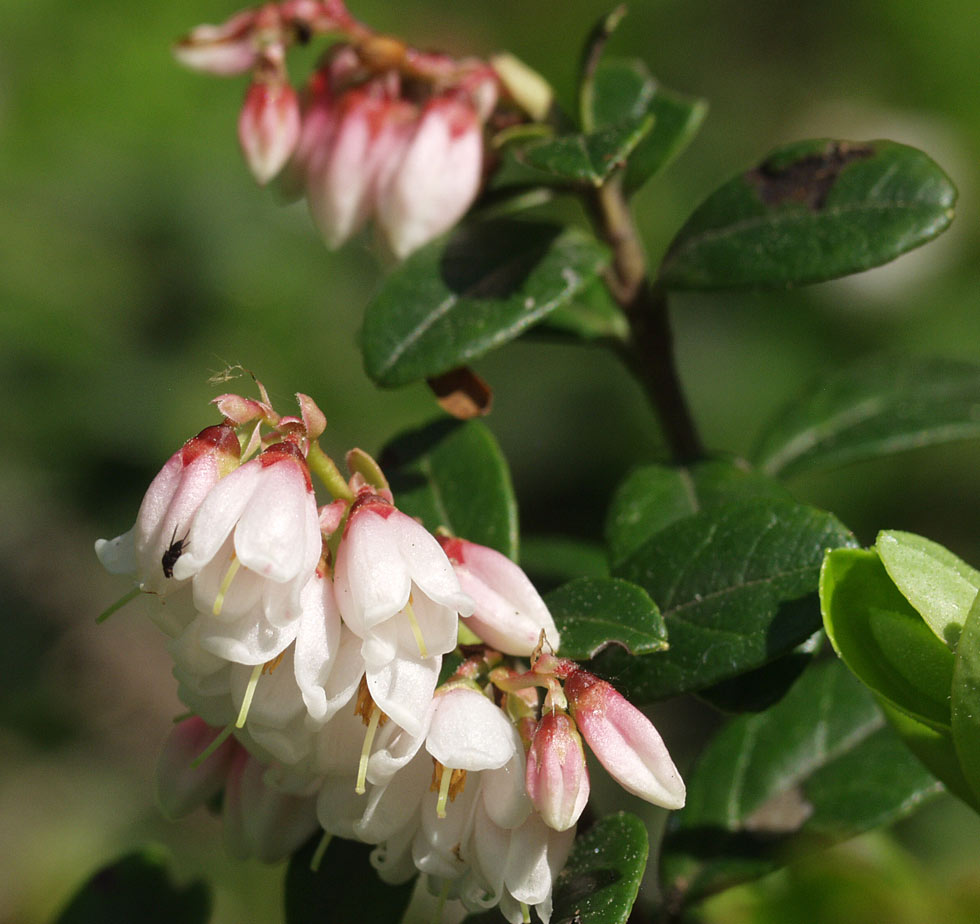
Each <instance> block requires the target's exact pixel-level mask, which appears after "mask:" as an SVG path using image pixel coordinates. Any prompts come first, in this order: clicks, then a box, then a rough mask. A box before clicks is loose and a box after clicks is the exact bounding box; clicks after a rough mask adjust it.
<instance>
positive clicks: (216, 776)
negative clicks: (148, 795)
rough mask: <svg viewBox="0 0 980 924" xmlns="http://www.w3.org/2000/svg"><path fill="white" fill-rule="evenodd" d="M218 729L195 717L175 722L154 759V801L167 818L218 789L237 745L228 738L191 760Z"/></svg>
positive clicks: (218, 790) (206, 797)
mask: <svg viewBox="0 0 980 924" xmlns="http://www.w3.org/2000/svg"><path fill="white" fill-rule="evenodd" d="M220 732H221V729H219V728H211V726H209V725H206V724H205V723H204V722H203V721H202V720H201V719H199V718H198V717H197V716H191V717H190V718H189V719H185V720H184V721H183V722H180V723H179V724H177V725H175V726H174V727H173V730H172V731H171V732H170V734H169V735H168V736H167V740H166V742H165V743H164V745H163V751H162V752H161V753H160V759H159V760H158V761H157V772H156V790H157V801H158V802H159V803H160V807H161V809H162V810H163V814H164V815H166V816H167V817H168V818H180V817H182V816H183V815H186V814H187V813H188V812H190V811H192V810H193V809H195V808H197V807H198V806H199V805H203V804H204V803H205V802H207V801H208V799H210V798H211V797H212V796H214V795H216V794H217V793H219V792H220V791H221V789H222V788H223V787H224V785H225V779H226V778H227V776H228V771H229V769H230V768H231V762H232V759H233V758H234V756H235V752H236V750H237V749H238V744H237V742H236V741H235V740H234V739H233V738H229V739H228V740H227V741H225V742H224V743H223V744H221V745H220V746H219V747H218V748H217V750H215V751H214V753H213V754H211V755H209V756H208V758H207V759H206V760H204V761H202V762H201V764H200V765H199V766H196V767H195V766H194V762H195V761H196V759H197V758H198V757H200V756H201V754H203V753H204V751H205V750H206V749H207V748H208V746H209V745H210V744H211V743H212V742H213V741H214V739H215V738H216V737H217V736H218V735H219V734H220Z"/></svg>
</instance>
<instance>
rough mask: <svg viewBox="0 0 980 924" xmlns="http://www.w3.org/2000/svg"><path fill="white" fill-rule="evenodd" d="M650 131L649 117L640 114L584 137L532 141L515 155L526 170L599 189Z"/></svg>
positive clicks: (651, 122) (583, 135)
mask: <svg viewBox="0 0 980 924" xmlns="http://www.w3.org/2000/svg"><path fill="white" fill-rule="evenodd" d="M652 128H653V116H652V115H648V114H644V115H641V116H640V117H639V118H637V119H627V120H625V121H623V122H620V123H619V124H618V125H611V126H609V127H608V128H602V129H599V130H598V131H595V132H593V133H591V134H588V135H585V134H582V133H576V134H572V135H558V136H556V137H554V138H549V139H547V140H544V141H534V142H531V143H530V144H528V145H527V146H525V147H523V148H521V149H520V150H518V151H517V152H516V154H517V158H518V159H519V160H521V161H523V162H524V163H525V164H527V165H528V166H529V167H534V168H535V169H536V170H542V171H544V172H545V173H547V174H550V175H551V176H552V177H554V178H556V179H559V180H563V181H570V182H573V183H583V184H589V185H591V186H601V185H602V184H603V183H604V182H605V181H606V180H607V179H608V178H609V176H610V175H611V174H612V172H613V171H614V170H616V169H617V168H619V167H622V166H623V165H624V164H625V163H626V159H627V158H628V157H629V156H630V154H631V153H632V151H633V149H634V148H636V146H637V145H638V144H639V143H640V141H641V140H642V139H643V138H644V137H645V136H646V135H648V134H649V132H650V129H652Z"/></svg>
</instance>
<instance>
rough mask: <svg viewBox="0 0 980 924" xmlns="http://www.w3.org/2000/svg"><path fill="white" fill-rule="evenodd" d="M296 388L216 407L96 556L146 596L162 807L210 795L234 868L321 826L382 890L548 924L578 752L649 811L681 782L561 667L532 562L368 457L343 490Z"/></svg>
mask: <svg viewBox="0 0 980 924" xmlns="http://www.w3.org/2000/svg"><path fill="white" fill-rule="evenodd" d="M297 397H298V399H299V404H300V410H301V413H300V415H299V416H296V417H281V416H279V415H278V414H277V413H276V412H275V411H274V409H273V408H272V406H271V404H270V402H269V400H268V397H267V395H266V393H265V391H264V390H262V393H261V400H252V399H248V398H243V397H241V396H238V395H223V396H222V397H220V398H218V399H216V404H217V406H218V408H219V410H220V411H221V412H222V414H223V415H224V421H223V422H222V423H221V424H219V425H217V426H213V427H209V428H207V429H206V430H204V431H202V432H201V433H200V434H199V435H198V436H196V437H194V438H193V439H191V440H188V442H187V443H186V444H185V445H184V446H183V447H182V448H181V449H180V450H179V451H178V452H177V453H175V454H174V455H173V456H172V457H171V459H170V460H169V461H168V462H167V463H166V465H164V467H163V469H162V470H161V471H160V473H159V474H158V475H157V477H156V478H155V479H154V480H153V482H152V484H151V485H150V487H149V489H148V491H147V493H146V496H145V497H144V500H143V503H142V505H141V507H140V510H139V513H138V516H137V519H136V523H135V525H134V526H133V528H132V529H131V530H130V531H129V532H128V533H125V534H124V535H122V536H119V537H117V538H116V539H113V540H110V541H106V540H99V542H97V543H96V552H97V554H98V556H99V558H100V559H101V561H102V563H103V564H104V565H105V566H106V567H107V568H108V569H109V570H110V571H114V572H122V573H129V574H132V575H134V576H135V581H136V585H137V590H138V591H143V592H145V593H150V594H155V595H157V596H158V597H159V599H160V604H161V606H160V613H161V615H160V619H159V624H160V626H161V627H162V628H163V629H164V631H165V632H166V633H167V634H168V635H169V636H170V641H169V650H170V653H171V655H172V656H173V661H174V675H175V677H176V679H177V681H178V691H179V695H180V698H181V699H182V701H183V702H184V703H185V704H186V705H187V706H188V708H189V709H190V710H191V713H192V715H191V717H189V718H186V719H184V720H182V721H181V722H179V723H178V724H177V725H176V726H175V728H174V731H173V733H172V734H171V736H170V739H169V741H168V743H167V745H166V747H165V749H164V753H163V756H162V758H161V761H160V765H159V771H158V792H159V797H160V802H161V804H162V805H163V807H164V809H165V810H166V811H167V812H168V813H169V814H171V815H174V816H176V815H180V814H183V813H184V812H186V811H189V810H190V809H192V808H193V807H195V806H197V805H200V804H202V803H204V802H207V801H209V800H211V799H212V798H213V797H215V796H216V795H217V794H218V793H219V792H222V791H223V793H224V797H223V814H224V830H225V835H226V840H227V843H228V847H229V850H230V852H231V853H233V854H234V855H236V856H242V857H244V856H257V857H259V858H261V859H263V860H267V861H273V860H277V859H280V858H282V857H284V856H287V855H288V854H289V853H291V852H293V851H294V850H296V849H297V848H298V847H299V846H300V845H301V844H302V843H303V842H304V841H305V840H306V839H307V838H308V837H309V836H310V835H311V834H313V833H314V832H315V831H317V830H318V829H322V830H323V831H324V832H326V834H328V835H332V836H338V837H344V838H355V839H358V840H360V841H363V842H366V843H369V844H372V845H374V851H373V853H372V862H373V863H374V865H375V867H376V868H377V870H378V872H379V875H380V876H381V878H382V879H383V880H385V881H387V882H391V883H398V882H404V881H406V880H408V879H409V878H411V877H413V876H415V875H417V874H419V873H421V874H423V875H424V876H426V877H427V879H428V881H429V885H430V887H431V888H433V889H435V890H436V891H437V892H440V893H442V894H444V895H446V896H448V897H452V898H455V899H458V900H460V901H461V902H462V903H463V904H464V905H465V906H466V907H467V908H470V909H478V908H486V907H492V906H496V905H499V906H500V908H501V910H502V911H503V913H504V914H505V916H506V917H507V918H508V919H509V920H510V921H512V922H515V924H517V922H520V921H526V920H529V917H528V915H529V908H530V907H531V906H534V907H535V908H536V909H537V910H538V913H539V915H540V917H541V918H542V920H543V921H545V922H547V921H548V920H549V917H550V913H551V891H552V886H553V883H554V881H555V878H556V876H557V874H558V872H559V870H560V869H561V868H562V866H563V865H564V863H565V860H566V858H567V856H568V853H569V850H570V849H571V845H572V840H573V838H574V832H575V825H576V822H577V820H578V818H579V816H580V815H581V813H582V811H583V809H584V807H585V804H586V802H587V800H588V795H589V777H588V772H587V769H586V763H585V750H584V749H585V745H588V746H589V747H590V748H591V749H592V751H593V752H594V754H595V756H596V757H597V758H598V760H599V761H600V762H601V763H602V764H603V765H604V766H605V767H606V768H607V770H608V771H609V772H610V774H611V775H612V776H613V777H614V778H615V779H617V780H618V781H619V782H620V783H621V784H622V785H623V786H624V787H625V788H626V789H627V790H629V791H630V792H632V793H635V794H636V795H638V796H640V797H641V798H644V799H647V800H649V801H651V802H653V803H655V804H658V805H662V806H665V807H667V808H678V807H680V806H681V805H682V804H683V802H684V784H683V782H682V781H681V779H680V776H679V775H678V773H677V770H676V769H675V767H674V765H673V763H672V761H671V759H670V756H669V755H668V753H667V751H666V749H665V747H664V745H663V742H662V741H661V739H660V737H659V735H658V734H657V732H656V730H655V729H654V728H653V726H652V725H651V724H650V722H649V720H647V719H646V718H645V717H644V716H643V714H642V713H640V712H639V711H638V710H637V709H636V708H635V707H633V706H632V705H630V704H629V703H628V702H627V701H626V700H625V699H623V697H621V696H620V695H619V694H618V693H616V691H615V690H613V688H612V687H611V686H609V684H607V683H605V682H604V681H602V680H600V679H599V678H597V677H595V676H593V675H592V674H589V673H588V672H586V671H584V670H582V669H581V668H579V666H578V665H577V664H575V663H574V662H572V661H569V660H567V659H562V658H560V657H558V656H557V655H556V654H555V652H556V651H557V650H558V649H559V645H560V637H559V633H558V630H557V628H556V626H555V623H554V620H553V619H552V617H551V614H550V613H549V611H548V609H547V607H546V605H545V604H544V602H543V601H542V599H541V597H540V596H539V595H538V594H537V592H536V591H535V589H534V587H533V585H532V584H531V582H530V581H529V580H528V579H527V577H526V576H525V575H524V573H523V571H521V569H520V568H519V567H518V566H517V565H515V564H514V563H513V562H512V561H510V559H508V558H507V557H506V556H504V555H502V554H500V553H499V552H496V551H494V550H493V549H489V548H486V547H484V546H480V545H478V544H475V543H472V542H468V541H466V540H464V539H461V538H456V537H449V536H443V535H440V536H438V537H437V536H435V535H433V534H432V533H430V532H429V531H428V530H427V529H426V528H425V527H424V526H422V525H421V524H420V523H419V522H418V521H417V520H415V519H413V518H412V517H410V516H408V515H407V514H405V513H404V512H402V511H400V510H399V509H398V508H397V507H396V506H395V504H394V498H393V497H392V493H391V491H390V489H389V486H388V484H387V482H386V480H385V478H384V475H383V473H382V472H381V470H380V468H379V467H378V466H377V464H376V463H375V462H374V460H373V459H371V458H370V457H369V456H368V455H367V454H366V453H363V452H361V451H360V450H353V451H352V452H351V453H349V454H348V456H347V467H348V469H349V471H350V473H351V474H350V478H349V479H348V480H345V479H344V478H343V476H342V475H341V474H340V471H339V470H338V468H337V466H336V465H335V464H334V463H333V461H332V460H331V459H330V458H329V457H328V456H326V454H325V453H324V452H323V451H322V450H321V449H320V447H319V445H318V443H317V439H318V437H319V436H320V435H321V434H322V432H323V430H324V428H325V426H326V420H325V418H324V417H323V414H322V413H321V412H320V410H319V409H318V408H317V407H316V405H315V404H314V403H313V401H312V400H311V399H309V398H308V397H306V396H305V395H298V396H297ZM240 434H241V435H240ZM311 471H312V472H313V473H315V474H316V475H317V476H318V477H320V478H321V479H322V480H323V481H324V483H325V484H326V486H327V488H328V490H329V491H330V493H331V494H332V495H333V498H334V499H333V500H332V501H331V502H330V503H327V504H324V505H322V506H318V503H317V500H316V497H315V494H314V490H313V486H312V479H311ZM461 620H462V622H463V624H464V625H465V629H466V632H465V637H466V644H465V645H462V646H460V621H461ZM450 653H453V661H452V662H451V663H452V665H453V666H454V667H455V669H454V670H453V669H452V667H451V666H450V664H448V663H446V661H445V659H446V658H447V656H449V655H450Z"/></svg>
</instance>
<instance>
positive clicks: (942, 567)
mask: <svg viewBox="0 0 980 924" xmlns="http://www.w3.org/2000/svg"><path fill="white" fill-rule="evenodd" d="M875 551H876V552H877V553H878V556H879V557H880V558H881V562H882V564H883V565H884V566H885V570H886V571H887V572H888V576H889V577H890V578H891V579H892V581H894V583H895V586H896V587H897V588H898V589H899V590H900V591H901V592H902V595H903V596H904V597H905V599H906V600H908V601H909V603H911V604H912V606H914V607H915V609H916V610H917V611H918V612H919V615H920V616H922V618H923V619H924V620H925V621H926V625H928V626H929V628H930V629H932V631H933V632H935V633H936V637H937V638H939V639H940V640H941V641H943V642H945V643H946V645H947V646H948V647H950V648H952V649H954V650H955V649H956V642H957V639H959V637H960V632H961V631H962V630H963V623H964V622H966V617H967V615H968V614H969V612H970V608H971V607H972V606H973V602H974V601H975V600H976V599H977V593H978V592H980V572H978V571H977V570H976V569H975V568H971V567H970V566H969V565H968V564H967V563H966V562H965V561H963V559H961V558H957V556H955V555H954V554H953V553H952V552H950V551H949V549H945V548H943V547H942V546H941V545H940V544H939V543H938V542H932V541H931V540H929V539H924V538H923V537H922V536H916V535H915V534H913V533H903V532H900V531H898V530H883V531H882V532H880V533H878V539H877V541H876V542H875Z"/></svg>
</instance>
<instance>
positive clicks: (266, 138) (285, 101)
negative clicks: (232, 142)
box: [238, 79, 300, 186]
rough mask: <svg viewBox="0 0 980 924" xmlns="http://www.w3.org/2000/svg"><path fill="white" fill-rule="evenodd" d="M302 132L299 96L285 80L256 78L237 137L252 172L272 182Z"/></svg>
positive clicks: (240, 120)
mask: <svg viewBox="0 0 980 924" xmlns="http://www.w3.org/2000/svg"><path fill="white" fill-rule="evenodd" d="M299 135H300V117H299V97H297V95H296V91H295V90H294V89H293V88H292V87H291V86H290V85H289V83H287V82H286V81H285V80H278V79H273V80H264V79H257V80H256V81H255V82H253V83H252V85H251V86H250V87H249V88H248V92H247V93H246V94H245V103H244V105H243V106H242V111H241V115H240V116H239V119H238V140H239V141H240V142H241V146H242V152H243V153H244V155H245V160H246V162H247V163H248V167H249V169H250V170H251V171H252V175H253V176H254V177H255V179H256V180H257V181H258V183H259V184H260V185H263V186H264V185H265V184H266V183H268V182H269V180H271V179H272V178H273V177H274V176H275V175H276V174H277V173H278V172H279V171H280V170H281V169H282V168H283V166H284V165H285V163H286V161H287V160H289V158H290V156H291V155H292V153H293V150H294V149H295V148H296V144H297V143H298V141H299Z"/></svg>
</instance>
